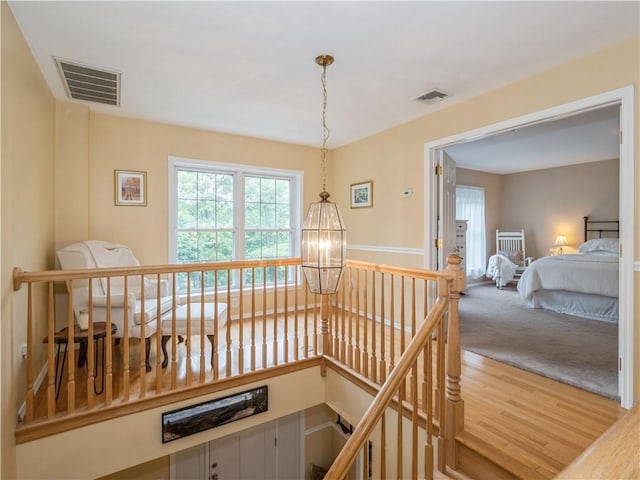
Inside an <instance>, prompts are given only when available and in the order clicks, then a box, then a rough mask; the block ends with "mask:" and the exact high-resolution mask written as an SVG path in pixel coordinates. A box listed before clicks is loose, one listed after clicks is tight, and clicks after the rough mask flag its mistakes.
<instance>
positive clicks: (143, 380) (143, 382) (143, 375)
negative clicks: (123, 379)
mask: <svg viewBox="0 0 640 480" xmlns="http://www.w3.org/2000/svg"><path fill="white" fill-rule="evenodd" d="M107 285H108V284H107ZM109 301H110V297H108V298H107V302H109ZM140 305H144V279H143V278H142V275H141V276H140ZM110 311H111V308H110V307H107V315H109V312H110ZM134 315H135V312H134ZM147 347H148V344H147V337H146V332H145V322H144V319H143V318H141V319H140V398H144V397H145V396H146V394H147V366H146V358H147V357H146V351H147Z"/></svg>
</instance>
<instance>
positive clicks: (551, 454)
mask: <svg viewBox="0 0 640 480" xmlns="http://www.w3.org/2000/svg"><path fill="white" fill-rule="evenodd" d="M234 323H236V322H234ZM278 323H279V324H280V322H278ZM293 323H294V322H289V330H292V329H293ZM272 325H273V323H272V322H271V324H270V325H268V326H267V329H266V331H267V332H271V333H269V334H268V335H269V337H272V336H273V327H272ZM309 330H311V328H310V329H309ZM238 331H239V329H238V327H237V326H234V330H233V332H234V333H233V335H232V337H233V338H237V335H238ZM243 332H244V337H243V338H244V344H245V345H248V348H245V349H239V348H238V344H237V343H236V346H235V350H234V351H233V352H232V355H231V362H232V363H233V364H234V365H237V363H238V359H239V358H240V356H243V357H244V365H245V370H248V368H249V365H250V363H251V356H250V352H251V348H250V343H251V340H250V336H249V334H248V332H250V326H248V325H247V323H246V322H245V324H244V326H243ZM299 332H300V333H301V334H302V332H304V329H303V327H302V326H300V325H299ZM277 335H278V336H280V335H283V329H282V328H281V327H280V325H279V328H278V332H277ZM388 338H389V336H387V339H388ZM400 338H401V335H400V334H399V333H398V334H396V335H395V342H396V344H398V342H399V339H400ZM154 340H155V339H152V342H151V344H152V351H151V364H152V367H153V371H155V370H156V365H157V364H156V363H155V361H156V360H155V341H154ZM308 341H309V344H308V346H307V348H306V350H307V351H308V352H309V355H310V356H312V355H313V354H314V344H313V338H312V336H311V335H310V336H309V338H308ZM387 342H388V340H387ZM266 344H267V348H266V350H267V352H266V354H265V357H266V359H267V364H272V363H273V347H272V343H271V342H266ZM288 344H289V359H291V360H292V359H293V348H294V344H295V342H294V341H293V338H292V337H290V340H289V342H288ZM132 345H133V344H132ZM135 348H137V347H135ZM191 348H192V349H193V352H192V356H191V359H190V360H189V361H187V360H186V359H185V345H184V344H180V345H179V346H178V349H177V353H178V355H177V358H178V362H177V363H176V364H175V367H176V368H175V369H174V368H172V365H171V363H170V365H169V367H168V368H167V369H165V370H162V369H161V371H162V381H161V383H162V385H163V389H164V388H169V386H170V384H171V383H172V378H171V377H172V375H174V374H175V375H176V377H177V380H178V385H185V384H186V383H187V382H188V380H187V378H192V379H193V381H196V382H197V381H198V377H199V376H200V365H201V364H202V363H201V358H205V362H204V364H205V369H206V371H205V378H206V379H207V380H208V379H211V378H212V373H211V368H210V365H209V352H210V350H206V355H205V356H204V357H200V353H199V346H198V342H195V341H194V342H193V344H192V345H191ZM207 348H209V345H208V342H206V343H205V349H207ZM396 348H397V351H398V352H399V351H400V347H396ZM117 349H118V347H115V352H116V353H115V354H114V384H113V385H114V397H117V392H118V390H119V389H120V383H119V374H118V368H119V364H120V361H119V360H118V353H117ZM304 350H305V347H304V340H300V342H299V343H298V345H297V351H298V353H299V357H300V358H302V357H304V356H305V352H304ZM261 352H262V340H261V339H260V341H259V342H258V341H256V359H257V363H258V368H259V366H260V365H261V362H262V360H261V359H262V353H261ZM282 355H283V352H282V348H281V349H280V351H279V352H278V356H279V357H280V358H281V360H279V362H281V361H282ZM169 358H170V359H171V357H169ZM225 358H226V353H225V352H220V356H219V361H220V364H219V372H220V374H221V376H222V377H224V376H225V373H224V369H225V362H226V360H225ZM131 367H132V386H131V391H132V396H135V392H138V391H139V390H140V385H139V382H140V380H139V376H138V375H137V374H136V372H138V371H139V364H138V363H136V360H135V359H134V360H133V362H132V365H131ZM83 375H84V376H85V377H86V367H82V368H80V369H78V376H79V381H78V383H77V387H76V402H77V405H79V406H80V405H82V404H86V380H85V381H84V387H83V386H82V377H83ZM154 379H155V375H148V376H147V382H146V383H147V388H146V390H147V391H151V390H153V389H155V386H156V382H155V380H154ZM136 382H137V383H136ZM44 385H46V381H45V383H44ZM461 387H462V397H463V399H464V402H465V431H464V434H463V436H462V438H461V440H462V442H463V443H464V444H465V445H466V446H468V447H470V448H474V449H475V450H476V451H478V452H481V453H482V454H483V455H484V456H489V457H492V458H493V461H494V462H496V463H498V464H500V465H502V467H503V468H504V469H505V470H508V471H509V472H511V473H512V474H513V476H515V477H518V478H522V479H549V478H553V477H554V476H555V475H557V474H558V473H559V472H560V471H561V470H562V469H564V468H565V467H566V466H567V465H569V463H571V461H572V460H573V459H575V458H576V457H577V456H578V455H579V454H581V453H582V452H583V451H584V450H585V449H586V447H587V446H589V445H590V444H591V443H593V442H594V440H595V439H596V438H598V437H599V436H600V435H601V434H602V433H603V432H604V431H605V430H606V429H607V428H608V427H609V426H611V425H612V424H613V423H614V422H615V421H616V420H617V419H618V418H619V417H621V416H622V414H623V413H624V412H625V411H624V410H623V409H622V408H621V407H620V406H619V405H618V404H617V403H616V402H615V401H613V400H610V399H607V398H604V397H600V396H598V395H595V394H593V393H590V392H587V391H584V390H580V389H577V388H575V387H571V386H569V385H565V384H562V383H558V382H555V381H553V380H550V379H547V378H544V377H541V376H539V375H535V374H532V373H529V372H526V371H523V370H520V369H517V368H514V367H511V366H508V365H505V364H501V363H498V362H496V361H494V360H491V359H488V358H485V357H481V356H479V355H476V354H474V353H470V352H463V358H462V379H461ZM45 390H46V389H45V388H41V389H40V392H38V395H37V396H36V402H35V404H36V417H37V416H38V412H43V411H44V410H43V409H44V408H45V407H46V399H45V398H44V397H45V395H44V393H45V392H44V391H45ZM83 392H85V393H83ZM103 395H104V394H103ZM101 397H102V396H100V397H98V398H97V403H99V402H100V401H101ZM66 404H67V400H66V394H65V390H64V386H63V390H62V392H61V395H60V398H59V400H58V401H57V402H56V408H57V409H64V408H65V406H66ZM476 478H478V477H476Z"/></svg>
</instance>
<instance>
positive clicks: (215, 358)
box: [211, 270, 231, 380]
mask: <svg viewBox="0 0 640 480" xmlns="http://www.w3.org/2000/svg"><path fill="white" fill-rule="evenodd" d="M218 273H220V272H219V270H214V271H213V279H214V282H213V303H214V305H215V308H214V316H213V330H214V331H215V332H216V334H215V337H214V339H213V345H212V346H211V348H212V349H213V353H212V354H211V358H212V359H213V362H212V365H211V370H212V371H213V379H214V380H217V379H218V376H219V374H220V357H219V348H218V346H219V345H220V339H219V337H220V323H219V321H220V318H219V316H218V303H219V300H220V298H219V294H218V283H219V279H218ZM226 315H227V323H229V322H230V321H231V312H229V305H227V312H226Z"/></svg>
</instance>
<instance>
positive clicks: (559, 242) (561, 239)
mask: <svg viewBox="0 0 640 480" xmlns="http://www.w3.org/2000/svg"><path fill="white" fill-rule="evenodd" d="M553 246H554V247H568V246H569V244H568V243H567V237H566V236H564V235H558V236H557V237H556V241H555V243H554V244H553Z"/></svg>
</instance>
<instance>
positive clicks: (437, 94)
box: [415, 90, 449, 104]
mask: <svg viewBox="0 0 640 480" xmlns="http://www.w3.org/2000/svg"><path fill="white" fill-rule="evenodd" d="M448 96H449V95H448V94H446V93H444V92H441V91H440V90H431V91H430V92H427V93H425V94H424V95H420V96H419V97H418V98H416V99H415V100H416V101H417V102H422V103H427V104H431V103H436V102H440V101H442V100H444V99H445V98H447V97H448Z"/></svg>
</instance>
